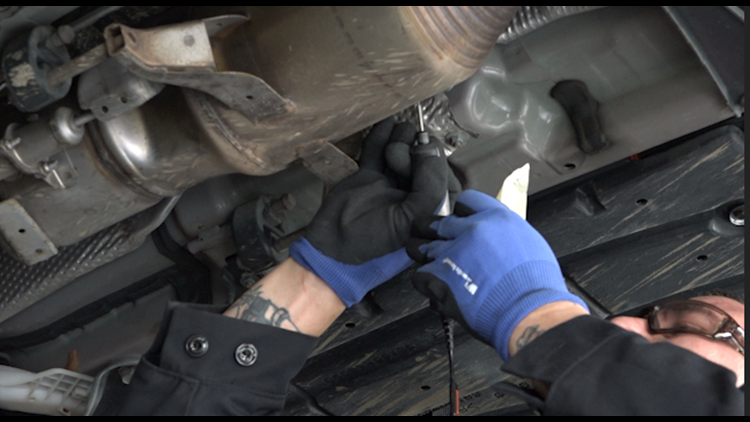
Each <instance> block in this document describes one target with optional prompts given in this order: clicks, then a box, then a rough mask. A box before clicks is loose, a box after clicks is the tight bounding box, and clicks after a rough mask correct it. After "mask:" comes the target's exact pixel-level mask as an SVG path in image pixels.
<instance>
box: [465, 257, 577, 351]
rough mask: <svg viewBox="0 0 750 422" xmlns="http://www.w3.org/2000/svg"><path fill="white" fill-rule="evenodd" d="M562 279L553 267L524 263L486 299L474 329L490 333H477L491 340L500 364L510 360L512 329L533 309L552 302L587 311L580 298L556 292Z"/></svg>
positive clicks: (540, 262) (542, 263) (543, 263)
mask: <svg viewBox="0 0 750 422" xmlns="http://www.w3.org/2000/svg"><path fill="white" fill-rule="evenodd" d="M562 278H563V277H562V274H561V273H560V267H559V266H558V265H557V264H556V263H552V262H549V261H531V262H526V263H524V264H522V265H519V266H518V267H516V268H514V269H513V270H512V271H510V272H508V273H507V274H506V275H505V276H504V277H503V280H502V281H501V282H500V283H498V284H497V285H496V286H495V288H494V289H493V290H492V291H491V292H490V293H489V294H488V295H487V298H486V299H485V301H484V302H483V303H482V306H481V308H480V309H479V310H478V312H477V314H476V327H482V328H484V329H488V331H489V332H485V333H482V332H480V331H479V330H478V332H479V333H480V334H482V335H484V336H485V338H487V339H488V340H490V342H491V343H492V345H493V346H494V347H495V350H497V352H498V353H499V354H500V356H501V357H502V358H503V360H508V359H509V358H510V356H509V354H508V343H509V341H510V335H511V333H512V332H513V329H514V328H515V327H516V325H518V323H519V322H521V320H522V319H523V318H525V317H526V316H527V315H528V314H529V313H531V312H532V311H534V310H535V309H537V308H539V307H541V306H543V305H546V304H548V303H552V302H558V301H568V302H575V303H578V304H580V305H581V306H583V307H584V308H585V309H586V310H588V307H587V306H586V303H585V302H584V301H583V300H581V298H579V297H578V296H576V295H574V294H572V293H570V292H568V291H567V290H564V291H563V290H561V289H559V288H556V286H560V285H564V284H563V283H564V282H563V280H562ZM528 280H534V284H535V285H537V286H539V287H540V288H537V289H535V290H529V286H528ZM545 284H546V285H547V286H549V287H547V286H544V285H545ZM482 331H484V330H482Z"/></svg>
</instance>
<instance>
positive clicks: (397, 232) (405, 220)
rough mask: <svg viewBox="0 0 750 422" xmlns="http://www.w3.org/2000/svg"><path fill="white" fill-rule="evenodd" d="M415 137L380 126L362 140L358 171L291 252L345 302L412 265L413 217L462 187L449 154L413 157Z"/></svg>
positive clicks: (401, 128) (400, 128) (404, 128)
mask: <svg viewBox="0 0 750 422" xmlns="http://www.w3.org/2000/svg"><path fill="white" fill-rule="evenodd" d="M415 136H416V129H415V128H414V126H413V125H411V124H408V123H404V124H398V125H397V124H395V123H394V121H393V119H387V120H384V121H383V122H380V123H378V124H377V125H375V127H373V129H372V131H371V132H370V134H369V135H368V136H367V138H366V139H365V141H364V143H363V145H362V155H361V157H360V160H359V165H360V170H359V171H358V172H357V173H355V174H353V175H352V176H350V177H349V178H347V179H346V180H344V181H342V182H341V183H340V184H338V185H337V186H336V187H335V188H334V189H333V191H331V194H330V195H329V196H328V197H327V198H325V200H324V201H323V204H322V206H321V207H320V210H319V211H318V213H317V214H316V215H315V218H313V220H312V222H311V223H310V225H309V226H308V227H307V232H306V234H305V236H304V237H302V238H300V239H299V240H297V241H296V242H295V243H293V244H292V246H291V247H290V249H289V253H290V255H291V257H292V258H294V260H296V261H297V262H298V263H300V264H301V265H302V266H304V267H305V268H307V269H308V270H310V271H312V272H314V273H315V274H316V275H318V277H320V278H322V279H323V280H325V281H326V283H328V285H329V286H330V287H331V288H332V289H333V290H334V291H335V292H336V294H338V296H339V297H340V298H341V300H342V301H343V302H344V303H345V304H346V306H347V307H349V306H352V305H354V304H355V303H358V302H359V301H361V300H362V298H363V297H364V296H365V294H367V292H369V291H370V290H372V289H373V288H375V287H377V286H378V285H380V284H382V283H384V282H385V281H387V280H389V279H391V278H393V277H394V276H395V275H396V274H398V273H400V272H402V271H404V270H405V269H406V268H408V267H409V265H411V264H412V262H413V261H412V260H411V259H410V258H409V256H408V255H407V254H406V251H405V249H404V246H406V243H407V241H408V240H409V233H410V228H411V224H412V222H413V221H414V219H415V218H419V217H427V216H429V215H432V214H433V213H434V212H435V211H436V210H437V209H439V207H440V206H441V204H442V202H443V200H444V199H445V192H446V191H448V190H450V191H451V192H452V194H453V195H452V196H454V195H456V194H457V193H458V192H459V191H460V185H459V184H458V181H457V180H456V178H455V176H454V175H453V172H452V171H451V170H450V167H449V166H448V161H447V158H446V157H445V154H444V153H443V154H440V156H429V155H425V154H414V155H410V145H412V144H413V143H414V140H415ZM386 149H388V154H386Z"/></svg>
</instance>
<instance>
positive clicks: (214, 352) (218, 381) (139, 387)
mask: <svg viewBox="0 0 750 422" xmlns="http://www.w3.org/2000/svg"><path fill="white" fill-rule="evenodd" d="M224 308H225V307H221V306H219V307H217V306H199V305H185V304H177V303H172V304H170V309H169V310H168V311H167V313H166V315H165V318H164V321H163V322H162V326H161V329H160V331H159V334H158V335H157V337H156V340H155V341H154V344H153V346H152V347H151V349H150V350H149V351H148V353H146V354H145V355H144V356H143V358H142V359H141V361H140V363H139V364H138V367H137V368H136V371H135V374H134V375H133V378H132V380H131V381H130V384H129V385H128V387H127V390H126V393H125V395H124V396H123V397H122V400H118V401H119V405H118V408H117V410H116V412H115V413H116V414H120V415H273V414H277V413H279V412H280V411H281V409H282V408H283V406H284V399H285V398H286V391H287V385H288V383H289V381H290V380H291V379H292V377H294V376H295V375H296V374H297V372H299V370H300V369H301V368H302V365H303V364H304V363H305V360H306V359H307V357H308V356H309V354H310V352H311V351H312V349H313V347H314V346H315V342H316V341H317V339H316V338H314V337H310V336H306V335H303V334H299V333H294V332H291V331H288V330H283V329H279V328H274V327H270V326H267V325H260V324H254V323H250V322H246V321H242V320H237V319H234V318H229V317H225V316H223V315H221V312H223V310H224ZM194 336H199V337H202V339H199V340H198V343H193V346H194V347H193V350H192V352H191V353H189V351H188V349H187V348H186V342H188V340H189V339H191V338H193V341H195V337H194ZM206 345H207V347H195V346H206ZM238 348H240V352H242V351H244V354H245V355H244V359H243V357H239V358H238V357H237V356H236V354H237V352H238ZM239 361H242V362H244V363H245V364H247V363H248V362H253V363H252V364H251V365H248V366H246V365H241V364H240V363H239Z"/></svg>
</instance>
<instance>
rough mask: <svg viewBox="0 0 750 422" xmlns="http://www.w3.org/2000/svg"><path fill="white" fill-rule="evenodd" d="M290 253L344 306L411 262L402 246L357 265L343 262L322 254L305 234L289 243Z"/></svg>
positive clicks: (350, 303) (359, 298) (407, 266)
mask: <svg viewBox="0 0 750 422" xmlns="http://www.w3.org/2000/svg"><path fill="white" fill-rule="evenodd" d="M289 255H290V256H291V257H292V258H294V260H295V261H297V262H298V263H299V264H300V265H302V266H303V267H305V268H307V269H308V270H310V271H312V272H313V273H315V274H316V275H317V276H318V277H320V278H322V279H323V280H324V281H325V282H326V283H327V284H328V285H329V286H330V287H331V289H333V291H334V292H336V294H337V295H338V296H339V298H341V300H342V301H343V302H344V304H345V305H346V307H347V308H349V307H351V306H352V305H354V304H356V303H359V302H360V301H361V300H362V298H363V297H365V295H366V294H367V292H369V291H370V290H372V289H374V288H375V287H377V286H379V285H381V284H383V283H385V282H386V281H388V280H390V279H391V278H393V277H395V276H396V274H399V273H400V272H402V271H404V270H406V269H407V268H409V266H410V265H411V264H412V263H413V262H414V261H412V260H411V258H409V256H408V255H407V254H406V249H405V248H401V249H399V250H397V251H395V252H391V253H389V254H387V255H383V256H381V257H378V258H375V259H373V260H370V261H367V262H365V263H364V264H360V265H350V264H344V263H341V262H338V261H336V260H335V259H333V258H330V257H328V256H326V255H324V254H323V253H322V252H320V251H319V250H317V249H316V248H315V247H314V246H313V245H311V244H310V242H308V241H307V239H305V238H304V237H302V238H300V239H299V240H297V241H295V242H294V243H292V245H291V246H290V247H289Z"/></svg>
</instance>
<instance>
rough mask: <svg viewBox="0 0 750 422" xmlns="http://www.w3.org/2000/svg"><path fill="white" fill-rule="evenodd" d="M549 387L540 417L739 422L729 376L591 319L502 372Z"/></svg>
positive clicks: (533, 346) (561, 330) (536, 346)
mask: <svg viewBox="0 0 750 422" xmlns="http://www.w3.org/2000/svg"><path fill="white" fill-rule="evenodd" d="M502 369H503V370H504V371H506V372H508V373H512V374H515V375H518V376H522V377H525V378H530V379H533V380H537V381H541V382H543V383H545V384H547V385H548V386H549V390H548V394H547V397H546V398H545V401H544V403H545V408H544V409H543V410H542V413H543V414H545V415H742V414H743V413H744V407H745V405H744V402H745V396H744V388H743V389H742V390H740V389H737V388H736V376H735V374H734V373H733V372H731V371H729V370H728V369H726V368H724V367H721V366H719V365H716V364H714V363H712V362H709V361H708V360H706V359H703V358H702V357H700V356H698V355H696V354H694V353H692V352H690V351H688V350H685V349H683V348H680V347H677V346H675V345H673V344H670V343H656V344H650V343H649V342H648V341H647V340H646V339H645V338H643V337H642V336H639V335H637V334H635V333H631V332H629V331H626V330H623V329H622V328H620V327H618V326H616V325H614V324H611V323H609V322H607V321H602V320H599V319H596V318H593V317H589V316H584V317H579V318H575V319H573V320H571V321H568V322H566V323H564V324H561V325H559V326H557V327H555V328H553V329H551V330H550V331H548V332H546V333H545V334H544V335H542V336H540V337H539V338H537V339H535V340H534V341H533V342H531V343H530V344H529V345H528V346H526V347H525V348H524V349H522V350H521V351H520V352H519V353H518V354H517V355H515V356H513V358H511V359H510V360H509V361H508V362H506V363H505V364H504V365H503V368H502Z"/></svg>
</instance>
